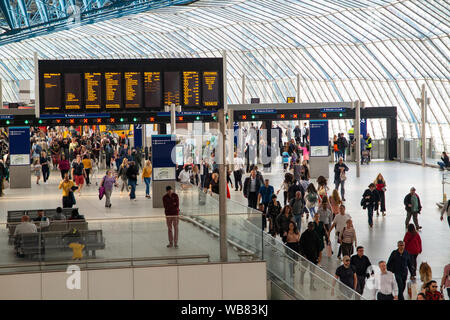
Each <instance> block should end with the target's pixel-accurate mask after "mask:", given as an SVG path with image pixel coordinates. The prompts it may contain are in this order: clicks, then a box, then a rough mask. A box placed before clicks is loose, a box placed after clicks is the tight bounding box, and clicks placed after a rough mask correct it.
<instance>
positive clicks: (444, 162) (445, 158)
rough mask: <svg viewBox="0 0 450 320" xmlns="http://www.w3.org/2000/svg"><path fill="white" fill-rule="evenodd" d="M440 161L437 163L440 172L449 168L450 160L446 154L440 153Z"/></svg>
mask: <svg viewBox="0 0 450 320" xmlns="http://www.w3.org/2000/svg"><path fill="white" fill-rule="evenodd" d="M441 160H442V161H438V163H437V164H438V165H439V167H440V168H441V170H444V169H445V168H450V160H449V158H448V155H447V152H445V151H444V152H442V157H441Z"/></svg>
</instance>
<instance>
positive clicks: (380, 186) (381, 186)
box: [373, 173, 386, 217]
mask: <svg viewBox="0 0 450 320" xmlns="http://www.w3.org/2000/svg"><path fill="white" fill-rule="evenodd" d="M373 183H374V184H375V185H376V187H377V191H378V195H379V196H380V210H381V213H382V214H383V217H384V216H385V215H386V200H385V195H384V193H385V192H386V181H385V180H384V177H383V175H382V174H381V173H379V174H378V176H377V178H376V179H375V181H374V182H373ZM375 210H376V211H377V216H379V215H380V213H379V212H378V204H377V205H376V207H375Z"/></svg>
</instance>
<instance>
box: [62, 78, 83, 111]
mask: <svg viewBox="0 0 450 320" xmlns="http://www.w3.org/2000/svg"><path fill="white" fill-rule="evenodd" d="M64 100H65V106H66V110H80V109H81V74H79V73H66V74H65V75H64Z"/></svg>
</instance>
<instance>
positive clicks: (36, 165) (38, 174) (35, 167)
mask: <svg viewBox="0 0 450 320" xmlns="http://www.w3.org/2000/svg"><path fill="white" fill-rule="evenodd" d="M41 167H42V166H41V163H40V162H39V159H35V160H34V162H33V168H32V170H33V172H34V176H35V177H36V184H39V179H41Z"/></svg>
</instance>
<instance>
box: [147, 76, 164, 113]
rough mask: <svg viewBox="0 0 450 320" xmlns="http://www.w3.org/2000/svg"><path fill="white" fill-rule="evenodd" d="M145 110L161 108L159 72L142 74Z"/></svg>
mask: <svg viewBox="0 0 450 320" xmlns="http://www.w3.org/2000/svg"><path fill="white" fill-rule="evenodd" d="M144 93H145V108H146V109H159V108H161V72H144Z"/></svg>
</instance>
